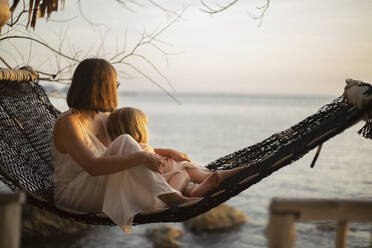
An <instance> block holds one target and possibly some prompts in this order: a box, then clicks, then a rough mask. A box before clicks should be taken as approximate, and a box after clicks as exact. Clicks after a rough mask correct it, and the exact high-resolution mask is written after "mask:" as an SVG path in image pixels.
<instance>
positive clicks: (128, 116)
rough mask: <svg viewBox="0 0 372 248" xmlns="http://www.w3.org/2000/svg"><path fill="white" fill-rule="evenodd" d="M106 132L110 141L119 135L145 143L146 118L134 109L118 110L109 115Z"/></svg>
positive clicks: (146, 133)
mask: <svg viewBox="0 0 372 248" xmlns="http://www.w3.org/2000/svg"><path fill="white" fill-rule="evenodd" d="M107 132H108V135H109V136H110V138H111V139H112V140H114V139H115V138H117V137H118V136H119V135H122V134H129V135H130V136H132V137H133V139H135V140H136V141H137V142H138V143H140V144H141V143H147V142H148V131H147V116H146V115H145V113H143V112H142V111H141V110H139V109H136V108H131V107H125V108H119V109H117V110H115V111H114V112H112V113H111V114H110V116H109V118H108V120H107Z"/></svg>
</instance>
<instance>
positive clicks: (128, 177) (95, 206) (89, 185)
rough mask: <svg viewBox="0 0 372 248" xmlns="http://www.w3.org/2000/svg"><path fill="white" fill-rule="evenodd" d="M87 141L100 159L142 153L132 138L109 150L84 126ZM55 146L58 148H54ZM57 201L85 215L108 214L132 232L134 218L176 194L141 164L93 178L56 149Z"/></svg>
mask: <svg viewBox="0 0 372 248" xmlns="http://www.w3.org/2000/svg"><path fill="white" fill-rule="evenodd" d="M80 126H81V129H82V131H83V133H84V134H85V135H84V136H85V142H86V143H87V145H88V146H89V147H90V148H91V149H92V152H93V153H94V154H95V155H96V156H97V157H98V156H110V155H127V154H131V153H134V152H138V151H142V148H141V147H140V146H139V144H138V143H137V142H136V141H135V140H134V139H133V138H132V137H131V136H129V135H121V136H119V137H118V138H116V139H115V140H114V141H113V142H112V143H111V144H110V145H109V147H107V148H106V147H105V146H104V145H103V144H102V143H101V142H100V141H99V140H98V139H97V137H96V136H95V135H94V134H92V133H91V132H90V131H89V130H87V129H86V128H84V126H83V125H82V124H81V123H80ZM53 147H54V146H53ZM53 160H54V180H55V186H56V189H55V192H54V200H55V203H56V204H57V205H59V206H62V207H66V208H71V209H76V210H80V211H84V212H104V213H105V214H106V215H107V216H108V217H109V218H110V219H111V220H112V221H113V222H114V223H115V224H117V225H118V226H119V227H120V228H121V229H122V230H123V231H125V232H129V231H130V226H131V224H132V220H133V217H134V216H135V215H136V214H138V213H141V212H144V211H153V210H157V209H161V208H164V207H165V206H166V205H165V203H163V202H162V201H161V200H160V199H159V198H158V197H157V196H159V195H162V194H167V193H171V192H176V191H175V190H174V189H172V188H171V187H170V186H169V184H168V183H167V182H166V181H165V179H164V177H162V176H161V175H160V174H159V173H156V172H154V171H152V170H150V169H148V168H147V167H146V166H145V165H138V166H135V167H132V168H130V169H126V170H123V171H121V172H118V173H115V174H112V175H107V176H91V175H89V174H88V173H87V172H86V171H84V170H83V169H82V168H81V167H80V166H79V165H78V164H77V163H76V162H75V161H74V160H73V159H72V158H71V156H70V155H68V154H62V153H60V152H58V151H57V150H56V149H55V148H54V154H53Z"/></svg>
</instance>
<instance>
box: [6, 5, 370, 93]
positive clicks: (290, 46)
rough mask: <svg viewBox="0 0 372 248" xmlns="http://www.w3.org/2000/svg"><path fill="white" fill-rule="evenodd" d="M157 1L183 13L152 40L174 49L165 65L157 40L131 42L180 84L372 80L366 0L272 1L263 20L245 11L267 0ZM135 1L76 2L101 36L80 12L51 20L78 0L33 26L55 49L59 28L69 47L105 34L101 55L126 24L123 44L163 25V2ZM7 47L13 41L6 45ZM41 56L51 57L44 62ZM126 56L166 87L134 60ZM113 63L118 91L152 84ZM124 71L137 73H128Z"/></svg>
mask: <svg viewBox="0 0 372 248" xmlns="http://www.w3.org/2000/svg"><path fill="white" fill-rule="evenodd" d="M156 2H157V3H158V4H160V5H161V6H163V7H166V8H169V9H182V8H183V7H184V6H187V8H186V9H185V12H184V14H183V15H182V18H181V19H180V20H178V21H177V22H176V23H175V24H174V25H173V26H171V27H170V28H169V29H168V30H166V31H165V32H164V33H162V34H161V35H160V36H159V39H160V40H161V42H158V43H156V44H157V46H159V47H161V48H162V49H163V50H164V51H166V52H169V53H172V54H173V55H169V56H167V58H168V63H166V60H165V59H164V57H163V55H162V54H161V53H160V52H159V51H158V50H157V48H156V47H147V48H146V47H144V48H140V49H139V50H138V51H139V53H141V54H142V55H145V56H146V57H147V58H148V59H149V60H151V61H152V62H153V63H154V64H155V65H156V66H157V67H158V68H159V70H160V71H161V72H162V74H164V75H165V76H166V77H167V78H168V79H169V80H170V82H171V83H172V84H173V87H174V88H175V90H176V91H177V92H225V93H226V92H229V93H230V92H231V93H243V94H246V93H247V94H301V95H303V94H305V95H314V94H316V95H318V94H321V95H339V94H341V92H342V89H343V87H344V80H345V78H355V79H361V80H363V81H366V82H372V28H371V24H372V1H371V0H312V1H299V0H271V3H270V7H269V9H268V10H267V12H266V14H265V16H264V20H263V23H262V25H261V26H260V27H258V21H255V20H253V19H252V18H251V17H250V15H249V14H248V12H251V13H255V11H256V7H257V6H261V5H263V4H264V3H265V1H259V0H254V1H253V0H252V1H251V0H240V1H239V2H238V3H237V4H236V5H234V6H232V7H231V8H229V9H227V10H225V11H224V12H222V13H219V14H215V15H212V16H211V15H209V14H206V13H204V12H202V11H201V10H200V8H203V5H202V4H201V3H200V2H199V1H191V0H190V1H186V0H183V1H176V0H172V1H161V0H159V1H156ZM206 2H208V1H206ZM216 2H218V3H220V4H224V3H227V2H228V1H218V0H215V1H209V2H208V3H210V4H211V6H213V5H214V4H215V3H216ZM142 3H143V6H134V5H131V6H130V7H131V9H132V10H128V9H125V8H123V7H122V6H120V4H118V3H116V2H115V1H114V0H106V1H102V0H101V1H98V0H94V1H87V0H82V6H83V9H84V13H85V15H86V16H87V17H88V18H89V19H90V20H91V21H93V22H95V23H104V24H105V25H106V27H108V28H109V31H108V32H107V33H106V34H105V35H104V31H105V28H103V27H101V28H99V27H97V28H95V30H93V29H92V28H91V27H90V26H89V24H88V23H87V22H86V21H85V20H84V19H83V18H81V17H78V18H74V19H73V20H71V21H69V22H64V23H57V22H54V20H63V19H68V18H71V17H75V16H77V15H79V11H78V10H77V7H76V2H75V1H73V0H72V1H69V0H68V1H66V6H65V8H64V9H63V10H62V11H60V12H58V13H53V14H52V15H51V20H50V21H49V22H48V23H46V22H45V20H42V19H41V20H39V21H38V23H37V26H36V32H37V34H39V35H40V36H41V37H43V39H45V40H47V41H49V42H50V44H51V45H52V46H54V47H56V46H57V47H58V42H57V41H58V34H60V33H63V32H64V31H66V30H67V36H66V37H67V39H68V40H69V42H70V44H72V45H70V46H73V47H74V48H73V49H75V50H79V51H80V50H81V51H82V53H83V54H85V53H86V51H88V48H89V47H91V46H92V45H93V44H96V45H97V44H98V43H99V40H100V37H103V36H105V37H106V41H105V49H104V50H101V55H102V54H105V57H107V58H108V57H110V56H109V55H110V54H113V53H114V52H115V50H116V47H117V46H119V47H122V46H123V44H124V40H125V38H124V36H125V30H127V43H128V44H127V47H128V50H130V48H131V47H132V46H133V45H134V44H135V42H136V41H137V40H138V39H139V37H140V34H141V32H142V30H144V29H146V31H147V32H149V33H150V32H151V31H153V30H154V29H155V28H156V27H160V28H161V27H164V26H165V25H166V24H167V23H168V21H169V19H168V18H167V16H166V15H165V14H164V13H163V12H162V11H161V10H160V9H158V8H156V7H154V6H152V5H151V4H150V3H149V2H147V1H143V2H142ZM163 41H164V42H163ZM1 46H4V44H1ZM32 46H33V54H32V56H31V60H30V62H31V63H30V64H31V65H33V66H35V67H36V66H37V65H41V68H44V69H45V68H47V67H48V66H49V67H52V68H53V63H55V62H53V61H54V60H55V59H54V58H53V56H52V55H47V54H45V53H44V52H43V51H42V50H41V47H40V46H39V45H37V44H33V45H32ZM29 47H30V42H27V43H24V44H23V45H22V46H21V50H22V51H24V53H27V50H28V49H29ZM67 47H68V46H67V45H65V49H67ZM5 49H9V51H10V49H12V48H11V46H10V45H7V44H5ZM67 50H68V49H67ZM84 51H85V52H84ZM88 54H89V56H95V49H93V50H92V51H90V52H88ZM4 56H5V55H4ZM5 57H6V56H5ZM46 58H50V61H48V62H45V61H47V59H46ZM9 61H10V62H11V63H13V61H12V60H11V59H9ZM128 62H130V63H133V64H134V65H136V66H137V67H138V68H140V69H141V70H143V71H144V72H146V73H147V74H148V75H150V76H152V77H153V79H155V80H157V82H159V83H160V84H161V85H162V86H163V87H164V88H166V89H167V90H169V91H170V92H173V90H172V88H170V87H169V85H168V84H167V82H166V81H165V80H163V79H162V77H161V76H159V75H157V73H156V72H155V71H153V69H152V68H151V67H150V66H146V63H144V62H143V61H141V59H140V58H131V59H130V60H128ZM116 68H117V70H118V71H119V81H120V82H121V84H122V85H123V86H121V90H122V91H136V90H148V91H157V90H158V89H157V87H156V86H154V85H153V84H152V83H150V82H149V81H148V80H147V79H145V78H144V77H142V76H140V75H138V74H137V73H135V72H134V71H133V70H132V69H130V68H128V67H126V66H116ZM45 70H46V69H45ZM52 71H53V70H52ZM123 71H125V72H127V73H130V74H131V76H132V77H134V78H133V79H125V74H124V73H123Z"/></svg>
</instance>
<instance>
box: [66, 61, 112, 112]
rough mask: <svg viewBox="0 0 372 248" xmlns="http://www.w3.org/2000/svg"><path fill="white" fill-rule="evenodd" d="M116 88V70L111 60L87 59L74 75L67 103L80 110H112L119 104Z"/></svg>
mask: <svg viewBox="0 0 372 248" xmlns="http://www.w3.org/2000/svg"><path fill="white" fill-rule="evenodd" d="M116 88H117V82H116V71H115V68H114V67H113V66H112V65H111V64H110V63H109V62H107V61H106V60H104V59H98V58H90V59H85V60H83V61H82V62H81V63H80V64H79V65H78V66H77V68H76V70H75V72H74V75H73V77H72V82H71V85H70V88H69V89H68V92H67V105H68V106H69V107H70V108H75V109H78V110H94V111H102V112H111V111H113V110H114V109H115V108H116V106H117V104H118V100H117V89H116Z"/></svg>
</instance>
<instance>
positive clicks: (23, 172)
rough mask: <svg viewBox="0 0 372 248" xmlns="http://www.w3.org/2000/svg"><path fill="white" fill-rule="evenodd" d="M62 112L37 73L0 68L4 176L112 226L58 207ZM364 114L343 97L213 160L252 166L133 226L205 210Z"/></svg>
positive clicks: (35, 196) (42, 199)
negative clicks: (55, 146)
mask: <svg viewBox="0 0 372 248" xmlns="http://www.w3.org/2000/svg"><path fill="white" fill-rule="evenodd" d="M24 73H26V72H24ZM27 73H28V72H27ZM27 73H26V74H27ZM17 75H19V74H17ZM59 113H60V111H58V110H57V109H56V108H55V107H54V106H53V105H52V104H51V102H50V101H49V99H48V97H47V95H46V93H45V91H44V89H43V88H42V87H41V86H40V85H39V83H38V81H37V80H34V77H33V76H32V74H30V75H28V74H27V75H26V76H22V75H21V76H17V77H14V76H12V75H10V74H9V71H8V70H5V69H1V70H0V180H1V181H3V182H4V183H5V184H7V185H8V186H9V188H10V189H11V190H13V191H24V192H26V193H27V196H28V198H27V201H28V202H29V203H31V204H33V205H35V206H38V207H40V208H42V209H45V210H48V211H51V212H54V213H55V214H57V215H59V216H60V217H62V218H65V219H69V220H71V221H78V222H81V223H86V224H100V225H102V224H103V225H113V223H112V221H111V220H110V219H109V218H107V217H106V216H105V215H104V214H102V213H82V212H77V211H74V210H69V209H63V208H61V207H57V206H55V205H54V201H53V192H54V181H53V161H52V146H51V142H52V132H53V126H54V123H55V120H56V118H57V117H58V115H59ZM364 113H365V111H363V110H359V109H358V108H356V107H354V105H352V104H350V103H349V102H348V101H347V100H346V98H345V97H343V96H340V97H338V98H336V99H335V100H333V101H332V102H331V103H329V104H327V105H325V106H323V107H322V108H320V110H319V111H318V112H317V113H315V114H313V115H311V116H309V117H307V118H306V119H305V120H303V121H301V122H299V123H298V124H296V125H294V126H292V127H290V128H288V129H287V130H284V131H282V132H279V133H276V134H273V135H272V136H270V137H269V138H267V139H265V140H263V141H262V142H260V143H258V144H255V145H252V146H249V147H246V148H243V149H241V150H239V151H236V152H234V153H231V154H229V155H226V156H224V157H222V158H219V159H217V160H215V161H213V162H211V163H209V164H208V165H207V168H208V169H210V170H211V171H215V170H226V169H231V168H236V167H239V166H243V165H247V164H249V165H250V167H248V168H247V169H245V170H243V171H241V172H240V173H238V174H235V175H234V176H232V177H230V178H228V179H227V180H225V181H223V182H222V183H221V185H220V186H219V187H218V188H217V189H215V190H213V191H211V192H209V193H208V194H207V195H206V196H205V197H204V198H203V199H202V200H201V201H199V202H197V203H194V204H191V205H183V206H177V207H172V208H169V209H167V210H164V211H162V212H159V213H152V214H146V215H145V214H138V215H136V216H135V219H134V224H144V223H153V222H181V221H185V220H187V219H189V218H191V217H194V216H197V215H199V214H201V213H204V212H206V211H208V210H210V209H211V208H214V207H216V206H217V205H219V204H221V203H223V202H225V201H227V200H228V199H230V198H231V197H233V196H235V195H237V194H239V193H240V192H241V191H243V190H245V189H247V188H249V187H250V186H252V185H253V184H255V183H257V182H259V181H260V180H262V179H263V178H265V177H267V176H269V175H270V174H271V173H273V172H274V171H276V170H279V169H280V168H283V167H284V166H287V165H289V164H291V163H292V162H293V161H295V160H297V159H299V158H301V157H302V156H303V155H305V154H306V153H307V152H308V151H310V150H312V149H313V148H315V147H317V146H319V145H321V144H322V143H323V142H325V141H326V140H328V139H330V138H332V137H333V136H335V135H337V134H339V133H341V132H342V131H343V130H345V129H346V128H348V127H350V126H351V125H353V124H354V123H356V122H357V121H359V120H360V119H361V117H362V116H363V114H364Z"/></svg>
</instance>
